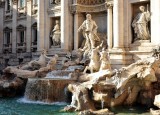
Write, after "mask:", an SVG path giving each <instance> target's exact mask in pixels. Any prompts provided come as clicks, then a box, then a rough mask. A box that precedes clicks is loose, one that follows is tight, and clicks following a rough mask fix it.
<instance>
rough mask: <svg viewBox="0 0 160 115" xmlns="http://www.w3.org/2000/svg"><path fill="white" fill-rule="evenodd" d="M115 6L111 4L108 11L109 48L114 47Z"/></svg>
mask: <svg viewBox="0 0 160 115" xmlns="http://www.w3.org/2000/svg"><path fill="white" fill-rule="evenodd" d="M112 8H113V6H112V5H109V6H108V9H107V12H108V15H107V26H108V27H107V28H108V29H107V40H108V48H109V49H111V48H112V47H113V11H112Z"/></svg>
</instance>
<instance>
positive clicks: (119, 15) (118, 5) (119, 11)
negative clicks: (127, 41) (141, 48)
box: [113, 0, 124, 49]
mask: <svg viewBox="0 0 160 115" xmlns="http://www.w3.org/2000/svg"><path fill="white" fill-rule="evenodd" d="M123 15H124V14H123V0H114V7H113V21H114V22H113V25H114V48H116V49H122V48H123V47H124V46H123V45H124V43H123V37H124V33H123V32H124V24H123Z"/></svg>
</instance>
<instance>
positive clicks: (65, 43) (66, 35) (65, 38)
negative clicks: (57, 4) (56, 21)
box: [61, 0, 73, 50]
mask: <svg viewBox="0 0 160 115" xmlns="http://www.w3.org/2000/svg"><path fill="white" fill-rule="evenodd" d="M70 4H71V0H61V48H62V49H64V50H70V49H71V47H72V45H73V35H72V34H73V29H72V28H73V25H72V21H73V19H72V15H71V13H70V10H69V5H70Z"/></svg>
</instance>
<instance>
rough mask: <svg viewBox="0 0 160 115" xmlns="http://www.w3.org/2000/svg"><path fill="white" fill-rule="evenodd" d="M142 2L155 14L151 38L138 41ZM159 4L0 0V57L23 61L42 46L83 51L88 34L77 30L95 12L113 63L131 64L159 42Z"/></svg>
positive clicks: (104, 0) (114, 0)
mask: <svg viewBox="0 0 160 115" xmlns="http://www.w3.org/2000/svg"><path fill="white" fill-rule="evenodd" d="M140 6H145V7H146V8H147V10H148V11H149V12H150V14H151V19H150V20H149V22H148V25H147V26H148V28H149V32H150V38H149V39H147V40H137V41H135V40H134V36H135V35H134V34H135V32H134V29H133V28H132V21H133V19H134V17H135V16H136V15H137V14H138V12H140V11H139V9H138V8H139V7H140ZM159 7H160V1H159V0H143V1H142V0H1V1H0V15H1V17H0V41H1V42H0V53H1V55H0V61H1V63H2V64H3V65H18V64H20V63H25V62H28V61H30V60H31V59H32V58H33V57H34V55H38V54H39V52H40V51H42V50H43V49H46V50H47V51H48V53H49V54H51V55H54V54H55V53H60V54H61V53H64V54H65V53H66V51H72V50H76V49H78V48H79V47H80V46H81V44H82V41H83V39H84V38H83V35H82V34H81V33H78V32H77V31H78V28H79V26H80V25H81V23H82V22H83V21H84V20H85V15H86V14H87V13H90V14H91V15H92V18H93V19H94V20H95V22H96V23H97V25H98V34H100V35H102V36H105V37H106V41H107V45H108V51H109V53H110V59H111V64H112V67H113V68H119V67H121V66H125V65H128V64H130V63H132V62H134V61H136V60H138V59H141V58H145V57H146V56H148V55H150V54H151V51H152V48H153V47H155V46H158V45H159V44H160V39H159V36H160V35H159V34H160V14H159V12H160V9H159ZM56 22H57V23H56ZM58 22H59V23H58ZM56 24H57V25H56ZM55 28H56V29H55ZM57 28H58V29H57ZM55 30H56V32H55ZM54 34H55V35H54ZM53 38H54V39H53ZM55 39H56V40H57V41H58V45H54V42H55V41H54V40H55ZM59 42H60V43H59Z"/></svg>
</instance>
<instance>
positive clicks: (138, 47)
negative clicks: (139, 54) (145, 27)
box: [130, 40, 155, 52]
mask: <svg viewBox="0 0 160 115" xmlns="http://www.w3.org/2000/svg"><path fill="white" fill-rule="evenodd" d="M154 47H155V44H153V43H151V42H150V40H137V41H135V42H134V43H133V44H131V45H130V50H131V51H147V52H148V51H152V49H153V48H154Z"/></svg>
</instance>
